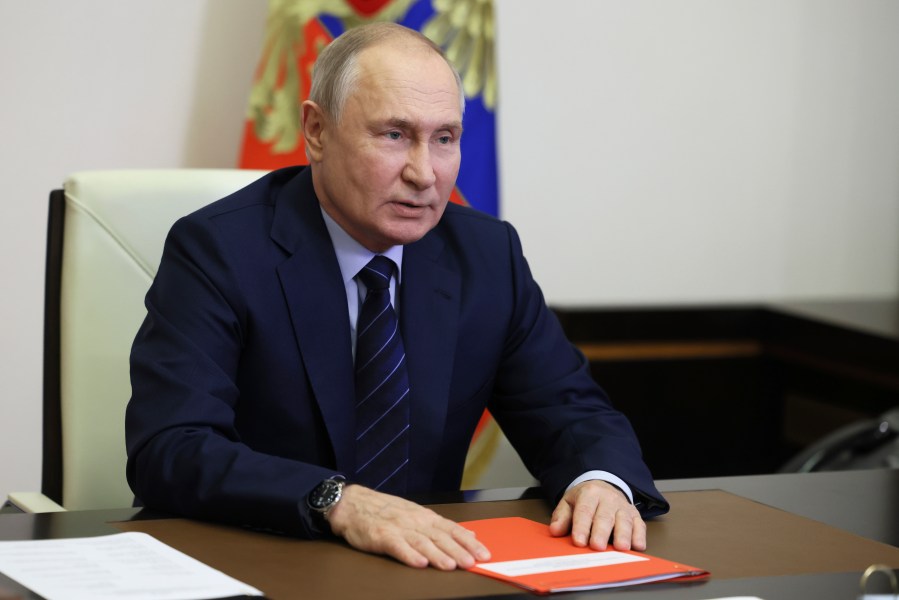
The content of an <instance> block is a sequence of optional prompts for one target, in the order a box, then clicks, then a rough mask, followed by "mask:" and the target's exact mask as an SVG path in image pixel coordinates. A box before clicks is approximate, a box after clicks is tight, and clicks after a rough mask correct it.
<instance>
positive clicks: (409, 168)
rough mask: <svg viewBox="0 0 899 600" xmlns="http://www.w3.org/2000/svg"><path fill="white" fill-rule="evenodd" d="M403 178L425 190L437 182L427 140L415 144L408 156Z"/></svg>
mask: <svg viewBox="0 0 899 600" xmlns="http://www.w3.org/2000/svg"><path fill="white" fill-rule="evenodd" d="M403 179H405V180H406V181H408V182H409V183H410V184H412V185H414V186H415V187H416V188H417V189H419V190H424V189H427V188H429V187H431V186H432V185H434V183H436V181H437V175H436V174H435V173H434V165H432V164H431V151H430V148H429V147H428V144H427V143H426V142H419V143H416V144H413V146H412V147H411V148H410V149H409V153H408V155H407V157H406V166H405V167H404V168H403Z"/></svg>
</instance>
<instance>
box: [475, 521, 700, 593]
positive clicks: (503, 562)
mask: <svg viewBox="0 0 899 600" xmlns="http://www.w3.org/2000/svg"><path fill="white" fill-rule="evenodd" d="M461 525H462V526H463V527H465V528H466V529H470V530H471V531H473V532H475V534H476V535H477V536H478V540H480V541H481V543H483V544H484V545H485V546H487V548H488V549H489V550H490V553H491V555H492V558H491V560H490V561H489V562H483V563H478V564H477V565H476V566H474V567H472V568H471V569H469V570H470V571H471V572H472V573H479V574H481V575H486V576H487V577H493V578H495V579H500V580H502V581H506V582H508V583H512V584H515V585H517V586H520V587H523V588H525V589H528V590H531V591H534V592H537V593H540V594H550V593H553V592H567V591H575V590H592V589H600V588H608V587H619V586H626V585H637V584H640V583H649V582H652V581H672V580H677V581H685V580H690V581H695V580H697V579H702V578H705V577H708V576H709V573H708V571H705V570H703V569H699V568H696V567H691V566H689V565H685V564H682V563H676V562H672V561H670V560H665V559H664V558H658V557H656V556H650V555H648V554H644V553H642V552H633V551H622V550H615V549H614V548H612V547H609V548H608V549H607V550H603V551H598V550H593V549H591V548H581V547H579V546H575V545H574V544H573V543H572V541H571V536H563V537H553V536H552V535H551V534H550V533H549V526H548V525H544V524H543V523H537V522H536V521H531V520H529V519H523V518H521V517H507V518H500V519H484V520H480V521H466V522H463V523H461Z"/></svg>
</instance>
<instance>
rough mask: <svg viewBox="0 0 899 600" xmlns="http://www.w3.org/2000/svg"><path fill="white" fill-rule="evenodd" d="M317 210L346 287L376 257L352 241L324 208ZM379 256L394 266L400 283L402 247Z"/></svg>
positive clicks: (392, 247) (389, 249)
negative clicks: (320, 214) (323, 220)
mask: <svg viewBox="0 0 899 600" xmlns="http://www.w3.org/2000/svg"><path fill="white" fill-rule="evenodd" d="M319 208H320V209H321V211H322V217H324V219H325V227H327V228H328V234H329V235H330V236H331V243H333V244H334V252H335V253H336V254H337V263H338V264H339V265H340V274H341V277H342V278H343V283H344V285H347V284H348V283H349V282H350V281H351V280H352V279H353V278H354V277H356V274H357V273H358V272H359V271H361V270H362V268H363V267H364V266H365V265H367V264H368V262H369V261H370V260H371V259H372V258H374V257H375V256H376V253H375V252H372V251H371V250H369V249H368V248H366V247H365V246H363V245H362V244H360V243H359V242H357V241H356V240H354V239H353V238H352V237H351V236H350V234H348V233H347V232H346V231H344V230H343V228H342V227H341V226H340V225H338V224H337V221H335V220H334V219H332V218H331V215H329V214H328V213H327V212H326V211H325V209H324V208H322V207H321V206H319ZM380 254H381V255H382V256H386V257H387V258H389V259H390V260H392V261H393V262H394V263H395V264H396V279H397V283H399V282H400V281H402V270H403V247H402V246H391V247H390V248H388V249H387V250H385V251H384V252H381V253H380Z"/></svg>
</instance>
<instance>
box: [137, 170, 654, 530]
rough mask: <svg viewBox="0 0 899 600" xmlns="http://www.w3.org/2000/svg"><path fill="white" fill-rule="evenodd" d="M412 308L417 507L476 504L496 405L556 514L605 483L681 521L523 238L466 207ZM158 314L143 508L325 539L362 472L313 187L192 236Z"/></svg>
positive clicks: (274, 185)
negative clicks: (350, 483)
mask: <svg viewBox="0 0 899 600" xmlns="http://www.w3.org/2000/svg"><path fill="white" fill-rule="evenodd" d="M399 293H400V321H401V328H402V332H403V339H404V342H405V347H406V353H407V360H408V371H409V379H410V384H411V389H412V391H411V426H412V428H411V450H410V454H411V463H410V480H409V488H410V490H409V491H410V492H418V491H440V490H455V489H459V484H460V481H461V476H462V469H463V465H464V461H465V455H466V450H467V448H468V444H469V441H470V439H471V436H472V432H473V431H474V428H475V425H476V424H477V421H478V418H479V417H480V416H481V413H482V412H483V410H484V408H485V407H487V408H489V409H490V410H491V412H492V413H493V414H494V416H495V417H496V419H497V421H498V423H499V424H500V425H501V427H502V428H503V430H504V432H505V433H506V435H507V436H508V438H509V440H510V441H511V442H512V444H513V445H514V446H515V448H516V450H518V452H519V453H520V454H521V456H522V458H523V460H524V462H525V464H526V465H527V466H528V468H529V469H530V470H531V472H532V473H533V474H534V475H535V476H536V477H537V479H538V480H539V481H540V482H541V484H542V486H543V487H544V489H545V490H546V492H547V494H548V495H549V497H550V498H552V499H557V498H558V497H559V496H560V494H561V493H562V492H563V491H564V489H565V487H566V486H567V485H568V484H569V483H571V481H572V480H573V479H574V478H575V477H577V476H578V475H580V474H581V473H584V472H586V471H588V470H591V469H600V470H606V471H609V472H612V473H615V474H616V475H618V476H619V477H621V478H622V479H624V480H625V481H626V482H627V483H628V484H629V485H630V486H631V487H632V488H633V490H634V491H635V493H636V494H637V497H638V498H640V499H641V501H642V504H641V509H642V511H643V513H644V516H652V515H653V514H659V513H661V512H664V511H666V510H667V503H666V502H665V500H664V499H663V498H662V497H661V496H660V495H659V493H658V492H657V491H656V489H655V487H654V486H653V482H652V478H651V475H650V473H649V471H648V469H647V468H646V466H645V465H644V464H643V461H642V458H641V453H640V448H639V445H638V443H637V440H636V436H635V435H634V432H633V431H632V429H631V426H630V425H629V423H628V421H627V420H626V418H625V417H624V416H623V415H622V414H620V413H619V412H617V411H615V410H614V409H613V408H612V407H611V405H610V404H609V403H608V401H607V399H606V397H605V395H604V394H603V392H602V390H601V389H600V388H599V387H598V386H597V385H596V384H595V383H594V382H593V380H592V379H591V377H590V375H589V373H588V369H587V364H586V361H585V360H584V358H583V356H582V355H581V354H580V353H579V352H577V351H576V350H575V349H574V348H573V347H572V345H571V344H570V343H569V342H568V341H567V340H566V338H565V336H564V334H563V332H562V330H561V327H560V326H559V323H558V321H557V320H556V318H555V316H554V315H553V314H552V312H551V311H550V310H549V309H548V308H547V307H546V305H545V302H544V299H543V296H542V294H541V292H540V289H539V288H538V286H537V284H536V283H535V282H534V280H533V279H532V277H531V274H530V271H529V270H528V266H527V263H526V262H525V259H524V257H523V255H522V251H521V246H520V242H519V240H518V236H517V234H516V233H515V231H514V229H513V228H512V227H511V226H510V225H508V224H506V223H503V222H501V221H499V220H497V219H495V218H492V217H490V216H487V215H484V214H481V213H479V212H477V211H474V210H470V209H467V208H462V207H458V206H455V205H452V204H450V205H449V206H448V207H447V209H446V212H445V214H444V216H443V218H442V219H441V221H440V222H439V224H438V225H437V226H436V227H435V228H434V229H433V230H432V231H431V232H429V233H428V234H427V235H425V236H424V238H422V239H421V240H419V241H417V242H415V243H413V244H409V245H407V246H406V247H405V250H404V255H403V281H402V286H401V289H400V292H399ZM146 306H147V317H146V320H145V321H144V323H143V325H142V327H141V329H140V331H139V332H138V334H137V338H136V340H135V343H134V347H133V350H132V355H131V379H132V398H131V402H130V403H129V405H128V410H127V416H126V434H127V447H128V472H127V474H128V481H129V483H130V485H131V487H132V489H133V490H134V492H135V495H136V497H137V498H138V500H139V501H141V502H143V503H144V504H145V505H147V506H152V507H157V508H160V509H164V510H168V511H172V512H175V513H178V514H183V515H186V516H192V517H199V518H212V519H219V520H224V521H228V522H232V523H237V524H246V525H252V526H257V527H262V528H271V529H276V530H280V531H286V532H290V533H294V534H298V535H312V530H310V529H309V520H308V515H307V514H305V511H304V510H303V508H302V499H303V498H304V497H305V495H306V494H307V493H308V491H309V490H310V489H311V488H312V487H314V486H315V485H316V484H317V483H318V482H320V481H321V480H322V479H324V478H326V477H328V476H331V475H333V474H335V473H344V474H351V473H353V472H354V467H355V465H354V446H353V442H352V440H353V434H352V432H353V430H354V423H353V408H352V406H353V398H354V392H353V364H352V352H351V347H350V343H351V342H350V330H349V317H348V315H347V305H346V293H345V290H344V286H343V282H342V279H341V275H340V269H339V267H338V264H337V258H336V256H335V253H334V249H333V246H332V244H331V240H330V237H329V236H328V233H327V230H326V228H325V224H324V220H323V219H322V216H321V212H320V208H319V204H318V200H317V198H316V197H315V193H314V190H313V187H312V177H311V170H310V169H308V168H305V169H304V168H302V167H295V168H289V169H283V170H280V171H276V172H273V173H271V174H269V175H266V176H264V177H263V178H262V179H260V180H259V181H257V182H255V183H253V184H251V185H250V186H248V187H246V188H244V189H242V190H240V191H238V192H236V193H234V194H232V195H231V196H228V197H226V198H224V199H222V200H220V201H218V202H215V203H213V204H211V205H209V206H207V207H205V208H203V209H201V210H199V211H197V212H195V213H193V214H191V215H189V216H187V217H185V218H183V219H181V220H179V221H178V222H177V223H176V224H175V225H174V226H173V227H172V230H171V232H170V233H169V237H168V239H167V240H166V245H165V250H164V254H163V258H162V262H161V264H160V267H159V271H158V273H157V275H156V278H155V280H154V282H153V285H152V287H151V288H150V291H149V292H148V294H147V298H146ZM298 506H300V508H298Z"/></svg>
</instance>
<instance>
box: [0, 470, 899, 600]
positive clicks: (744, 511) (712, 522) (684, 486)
mask: <svg viewBox="0 0 899 600" xmlns="http://www.w3.org/2000/svg"><path fill="white" fill-rule="evenodd" d="M660 487H661V489H663V490H664V491H665V493H666V494H667V496H668V498H669V500H670V501H671V503H672V507H673V509H672V512H671V513H670V515H667V516H665V517H662V518H659V519H656V520H654V521H652V522H650V523H649V538H650V552H652V553H654V554H657V555H659V556H664V557H667V558H673V559H676V560H682V561H684V562H687V563H693V564H696V565H697V566H700V567H703V568H707V569H709V570H711V571H712V574H713V576H712V579H711V580H710V581H708V582H705V583H697V584H679V585H673V584H671V585H652V586H644V587H642V588H640V589H636V588H634V589H629V590H627V591H605V592H595V593H591V594H578V595H577V596H576V597H586V596H590V597H598V596H599V595H600V594H608V593H627V594H630V595H629V596H627V597H628V598H630V599H631V600H640V599H643V598H655V599H659V598H693V599H702V598H714V597H716V596H718V597H720V596H726V595H747V594H748V595H757V596H760V597H763V598H765V599H766V600H776V599H777V598H821V599H828V598H854V597H855V593H854V591H853V590H855V586H856V585H857V582H858V577H859V575H860V572H861V570H862V569H863V568H864V567H865V566H867V565H868V564H870V563H871V562H875V561H876V562H883V563H886V564H888V565H890V566H891V567H893V568H899V548H897V547H896V546H891V545H888V544H885V543H882V542H883V541H892V542H893V543H896V538H894V537H893V536H894V534H895V532H896V531H897V529H899V528H897V525H899V511H897V510H896V506H897V503H896V494H897V493H899V470H887V471H861V472H846V473H823V474H805V475H774V476H760V477H727V478H719V479H706V480H678V481H667V482H666V481H663V482H660ZM688 490H699V491H688ZM702 490H705V491H702ZM734 492H737V493H743V494H744V496H747V497H742V496H739V495H736V494H734ZM433 500H435V501H436V502H437V503H436V504H432V506H433V507H434V509H435V510H437V511H438V512H441V513H443V514H445V515H447V516H449V517H451V518H455V519H459V520H464V519H474V518H486V517H494V516H504V515H510V514H518V515H522V516H527V517H529V518H533V519H537V520H544V521H546V520H547V519H548V517H549V507H548V506H547V505H546V504H545V503H544V502H543V501H542V500H540V499H538V498H537V497H536V496H535V494H534V493H533V491H531V490H494V491H487V492H480V493H471V492H469V493H458V494H451V495H444V496H441V497H435V498H433ZM765 502H767V504H763V503H765ZM847 507H851V511H847V510H846V509H847ZM790 508H792V509H794V510H795V513H796V514H793V513H789V512H785V510H784V509H788V510H789V509H790ZM847 512H852V513H853V514H854V515H855V516H852V517H850V516H849V515H848V514H846V513H847ZM858 515H864V517H863V518H860V519H859V518H858ZM807 517H812V518H814V519H818V520H817V521H813V520H811V519H809V518H807ZM838 527H843V529H839V528H838ZM854 527H861V528H862V530H863V531H871V530H873V531H875V532H878V533H880V534H882V535H881V536H880V537H879V538H876V539H880V540H881V541H875V540H873V539H867V538H864V537H861V536H859V535H857V534H858V533H859V532H858V531H853V528H854ZM847 529H848V530H847ZM121 530H140V531H146V532H149V533H151V534H153V535H155V536H157V537H159V538H160V539H161V540H163V541H164V542H166V543H169V544H170V545H172V546H174V547H176V548H179V549H181V550H182V551H185V552H187V553H188V554H191V555H193V556H195V557H196V558H198V559H200V560H202V561H204V562H206V563H208V564H210V565H212V566H214V567H217V568H220V569H222V570H224V571H225V572H228V573H229V574H231V575H233V576H235V577H237V578H239V579H242V580H245V581H247V582H248V583H250V584H252V585H255V586H256V587H259V588H260V589H262V590H264V591H265V592H266V593H267V594H269V595H270V596H271V597H272V598H274V599H276V600H283V599H288V598H299V597H314V598H330V597H335V598H347V597H359V598H452V597H531V596H530V595H527V594H520V593H519V591H518V590H517V589H516V588H514V587H512V586H509V585H506V584H503V583H500V582H497V581H493V580H491V579H488V578H485V577H480V576H476V575H472V574H469V573H464V572H453V573H441V572H438V571H434V570H415V569H410V568H407V567H403V566H402V565H399V564H398V563H396V562H394V561H392V560H390V559H387V558H384V557H378V556H371V555H366V554H363V553H360V552H356V551H354V550H352V549H350V548H348V547H346V546H345V545H344V544H342V543H340V542H336V541H328V542H304V541H300V540H295V539H291V538H282V537H276V536H272V535H268V534H263V533H257V532H251V531H246V530H242V529H237V528H231V527H226V526H221V525H216V524H209V523H202V522H198V521H189V520H185V519H172V518H166V517H165V515H159V514H153V513H151V512H149V511H140V510H136V509H123V510H111V511H84V512H74V513H50V514H44V515H14V514H13V515H0V539H35V538H48V537H76V536H87V535H101V534H109V533H114V532H116V531H121ZM0 585H6V586H7V587H13V586H14V584H12V583H10V582H3V583H0ZM26 597H32V596H26ZM565 597H566V598H568V597H572V596H570V595H566V596H565Z"/></svg>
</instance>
